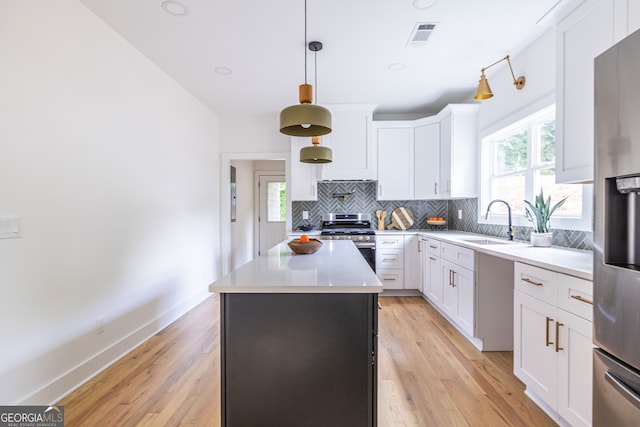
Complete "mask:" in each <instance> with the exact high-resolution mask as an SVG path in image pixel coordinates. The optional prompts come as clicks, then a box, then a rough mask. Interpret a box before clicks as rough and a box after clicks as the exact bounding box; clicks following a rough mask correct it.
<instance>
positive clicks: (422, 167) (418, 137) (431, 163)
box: [414, 122, 441, 199]
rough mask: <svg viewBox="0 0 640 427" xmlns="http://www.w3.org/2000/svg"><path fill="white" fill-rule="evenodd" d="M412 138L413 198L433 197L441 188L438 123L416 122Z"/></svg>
mask: <svg viewBox="0 0 640 427" xmlns="http://www.w3.org/2000/svg"><path fill="white" fill-rule="evenodd" d="M414 139H415V140H414V156H415V165H414V169H415V174H414V196H415V199H435V198H437V197H438V196H439V194H440V193H439V191H440V190H441V189H440V188H438V185H439V183H440V182H439V181H440V123H438V122H436V123H427V124H422V125H420V124H418V123H416V127H415V130H414Z"/></svg>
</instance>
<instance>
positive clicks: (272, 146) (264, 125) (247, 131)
mask: <svg viewBox="0 0 640 427" xmlns="http://www.w3.org/2000/svg"><path fill="white" fill-rule="evenodd" d="M284 107H286V106H283V108H284ZM279 120H280V113H279V112H278V113H277V114H275V113H274V114H260V115H244V114H231V115H224V116H222V117H221V119H220V151H222V152H223V153H278V152H287V153H288V152H289V151H291V137H289V136H287V135H284V134H282V133H280V128H279V125H280V122H279ZM267 158H268V157H264V159H267ZM256 159H258V158H256Z"/></svg>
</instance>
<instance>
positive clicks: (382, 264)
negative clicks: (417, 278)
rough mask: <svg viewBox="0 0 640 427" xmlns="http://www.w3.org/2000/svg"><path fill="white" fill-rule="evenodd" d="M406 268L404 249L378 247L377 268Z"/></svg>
mask: <svg viewBox="0 0 640 427" xmlns="http://www.w3.org/2000/svg"><path fill="white" fill-rule="evenodd" d="M378 268H404V251H403V250H402V249H377V250H376V269H378Z"/></svg>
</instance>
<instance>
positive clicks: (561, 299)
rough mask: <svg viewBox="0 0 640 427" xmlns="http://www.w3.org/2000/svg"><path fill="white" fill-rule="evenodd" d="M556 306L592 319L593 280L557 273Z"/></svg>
mask: <svg viewBox="0 0 640 427" xmlns="http://www.w3.org/2000/svg"><path fill="white" fill-rule="evenodd" d="M558 307H560V308H562V309H563V310H566V311H568V312H569V313H573V314H575V315H576V316H580V317H582V318H583V319H586V320H589V321H593V282H590V281H589V280H584V279H579V278H577V277H573V276H567V275H566V274H558Z"/></svg>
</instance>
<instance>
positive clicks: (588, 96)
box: [556, 0, 615, 182]
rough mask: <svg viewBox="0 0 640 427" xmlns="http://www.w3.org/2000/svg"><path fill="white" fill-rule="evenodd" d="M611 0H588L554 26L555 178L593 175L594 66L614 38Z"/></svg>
mask: <svg viewBox="0 0 640 427" xmlns="http://www.w3.org/2000/svg"><path fill="white" fill-rule="evenodd" d="M613 2H614V0H587V1H586V2H585V3H583V4H582V5H581V6H579V7H578V8H577V9H576V10H575V11H574V12H572V13H571V14H570V15H569V16H567V17H566V18H565V19H564V20H563V21H561V22H560V23H559V24H558V27H557V47H556V55H557V78H556V181H557V182H588V181H592V180H593V138H594V133H593V126H594V118H593V114H594V104H593V98H594V88H593V85H594V66H593V65H594V59H595V57H596V56H598V55H599V54H601V53H602V52H604V51H605V50H606V49H608V48H609V47H610V46H612V45H613V44H614V41H615V30H614V5H613Z"/></svg>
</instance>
